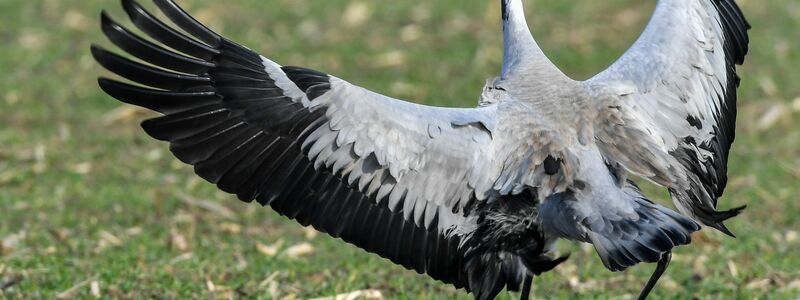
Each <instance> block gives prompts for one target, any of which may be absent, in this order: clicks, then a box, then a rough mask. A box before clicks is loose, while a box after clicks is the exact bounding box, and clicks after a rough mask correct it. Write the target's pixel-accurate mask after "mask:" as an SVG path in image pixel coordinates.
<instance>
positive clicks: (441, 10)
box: [0, 0, 800, 299]
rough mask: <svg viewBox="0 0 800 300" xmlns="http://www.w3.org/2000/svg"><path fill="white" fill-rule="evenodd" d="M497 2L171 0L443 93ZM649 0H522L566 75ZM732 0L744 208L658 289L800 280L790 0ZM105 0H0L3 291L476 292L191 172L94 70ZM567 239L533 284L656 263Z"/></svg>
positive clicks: (285, 56) (783, 288)
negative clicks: (93, 48) (740, 47)
mask: <svg viewBox="0 0 800 300" xmlns="http://www.w3.org/2000/svg"><path fill="white" fill-rule="evenodd" d="M495 2H496V1H484V0H437V1H406V0H404V1H391V2H389V1H385V2H381V4H378V2H373V1H344V0H326V1H289V0H270V1H261V0H237V1H226V2H218V1H211V0H195V1H189V0H186V1H181V3H183V4H184V5H185V6H186V7H187V9H188V10H189V11H190V12H192V13H193V14H195V15H197V16H198V18H199V19H201V20H202V21H205V22H207V23H209V24H210V25H211V27H212V28H214V29H216V30H217V31H218V32H220V33H223V34H224V35H226V36H228V37H230V38H232V39H233V40H235V41H238V42H240V43H242V44H244V45H248V46H249V47H250V48H252V49H257V50H259V51H260V52H261V53H263V54H265V55H267V56H269V57H271V58H273V59H274V60H276V61H278V62H281V63H283V64H286V65H301V66H308V67H312V68H315V69H320V70H324V71H326V72H329V73H332V74H336V75H337V76H339V77H342V78H346V79H348V80H350V81H351V82H354V83H357V84H359V85H362V86H365V87H367V88H370V89H372V90H375V91H379V92H382V93H386V94H390V95H393V96H395V97H399V98H404V99H412V100H414V101H418V102H422V103H428V104H436V105H447V106H472V105H474V104H475V103H476V101H477V97H478V95H479V92H480V88H481V85H482V84H483V82H484V80H485V79H487V78H491V77H493V76H495V75H496V74H497V72H498V70H499V66H500V62H501V59H502V57H501V54H502V50H501V48H500V45H501V41H500V35H499V34H498V32H499V12H498V8H497V7H496V6H497V5H496V3H495ZM652 2H653V1H637V0H610V1H594V0H573V1H556V0H537V1H526V3H527V4H528V14H529V17H530V20H531V27H532V28H533V31H534V34H535V35H536V37H537V39H538V41H539V43H540V44H541V45H542V46H543V48H545V51H546V52H547V53H548V54H549V55H550V56H551V57H552V59H553V60H554V61H555V62H556V63H557V64H558V65H559V66H561V67H562V68H563V69H564V70H565V72H566V73H567V74H569V75H571V76H572V77H574V78H577V79H585V78H588V77H589V76H591V75H592V74H594V73H596V72H598V71H600V70H602V69H603V68H604V67H605V66H606V65H608V64H609V63H611V62H612V61H613V60H614V59H615V58H616V57H617V56H618V55H619V54H621V53H622V51H624V50H625V49H626V48H627V47H628V46H629V45H630V43H631V42H632V41H633V40H634V39H635V38H636V37H637V36H638V34H639V32H640V31H641V30H642V28H643V26H644V24H645V22H646V21H647V18H648V16H649V14H650V10H651V9H652V7H653V3H652ZM739 2H740V3H741V4H742V6H743V8H744V10H745V12H746V15H747V16H748V17H749V19H750V22H751V23H752V24H753V26H754V28H753V30H752V31H750V35H751V38H752V43H751V45H752V46H751V48H752V51H751V54H750V55H749V56H748V60H747V63H746V65H745V66H744V67H742V68H741V69H740V73H741V74H742V76H743V78H744V81H743V82H742V88H741V89H740V95H741V98H740V99H741V100H740V106H739V107H740V109H739V110H740V115H739V118H738V124H739V126H738V137H737V141H736V143H735V145H734V149H733V152H732V153H733V154H732V156H731V159H730V163H729V166H730V177H731V180H730V185H729V188H728V190H727V191H726V194H725V196H724V197H723V199H721V205H722V206H723V207H732V206H735V205H736V206H738V205H741V204H748V205H749V209H748V210H747V211H746V212H745V214H744V215H742V216H741V217H739V218H737V219H735V220H733V221H731V222H730V226H731V227H732V229H733V231H734V232H736V233H737V234H738V236H739V238H737V239H731V238H726V237H724V236H722V235H721V234H718V233H715V232H712V231H710V230H704V231H703V232H701V233H699V234H697V235H696V236H695V242H694V243H693V244H692V245H691V246H688V247H682V248H680V249H678V250H677V253H676V255H675V256H676V257H675V260H674V262H673V265H672V266H671V268H670V269H669V270H668V274H667V275H666V276H665V278H663V279H662V282H661V283H660V285H659V286H658V288H657V289H656V290H655V294H654V295H653V297H652V298H653V299H673V298H682V299H690V298H700V299H795V298H796V297H798V295H800V255H797V249H800V239H798V237H797V234H798V233H797V231H798V230H799V229H798V228H800V201H798V200H800V199H798V194H799V192H800V184H798V181H800V130H798V129H800V121H798V119H800V107H799V106H800V100H798V99H800V98H798V97H799V96H800V85H798V84H797V83H798V82H800V72H799V71H797V68H798V67H799V66H800V39H797V32H796V28H797V27H798V26H800V3H798V2H797V1H795V0H772V1H768V2H764V1H753V0H748V1H745V0H740V1H739ZM149 7H152V6H149ZM101 9H108V10H109V12H110V13H111V14H112V15H114V16H116V17H117V19H120V20H121V19H124V18H123V16H124V14H123V13H122V12H121V9H120V8H119V5H118V3H117V1H99V0H92V1H89V0H42V1H23V0H7V1H2V2H0V42H2V46H0V70H2V71H3V77H2V79H3V80H0V145H2V146H0V241H2V242H0V286H2V285H9V286H8V287H5V288H2V291H0V299H4V298H9V299H13V298H54V297H57V296H60V297H63V298H69V297H79V298H85V297H95V296H100V297H107V298H151V297H152V298H229V297H234V298H265V299H271V298H279V299H285V298H289V299H292V298H312V297H320V296H332V295H336V294H340V293H346V292H350V291H354V290H363V289H377V290H379V291H380V292H381V293H382V294H383V295H384V296H385V297H388V298H392V299H425V298H427V299H450V298H456V297H457V298H462V299H468V298H469V296H468V295H467V294H465V293H463V291H456V290H455V289H453V288H451V287H448V286H446V285H444V284H441V283H439V282H435V281H433V280H431V279H429V278H427V277H424V276H420V275H417V274H415V273H413V272H411V271H406V270H404V269H402V268H401V267H398V266H395V265H393V264H391V263H390V262H388V261H386V260H383V259H381V258H379V257H377V256H375V255H371V254H367V253H365V252H364V251H362V250H359V249H356V248H354V247H352V246H349V245H347V244H345V243H343V242H341V241H339V240H336V239H332V238H329V237H327V236H325V235H315V234H314V233H313V231H310V230H308V229H304V228H302V227H300V226H298V225H296V224H294V223H293V222H291V221H287V220H285V219H283V218H281V217H279V216H277V214H275V213H274V212H272V211H271V210H270V209H267V208H262V207H258V206H257V205H248V204H245V203H240V202H238V201H235V200H234V197H232V196H230V195H226V194H224V193H221V192H218V191H216V189H215V188H214V187H213V186H211V185H210V184H207V183H205V182H202V181H201V180H199V179H197V177H196V176H195V175H193V173H192V171H191V169H190V168H189V167H187V166H185V165H182V164H180V163H177V162H176V160H175V159H174V158H172V157H171V155H170V154H169V152H168V150H167V148H166V146H165V145H164V144H163V143H159V142H156V141H154V140H152V139H150V138H148V137H147V136H146V135H145V134H144V133H143V132H142V131H141V130H140V129H139V128H138V122H139V121H140V120H142V119H144V118H146V117H148V116H150V115H149V114H148V113H143V112H142V111H139V110H134V109H130V108H129V107H126V106H122V105H120V103H118V102H117V101H115V100H113V99H111V98H110V97H108V96H106V95H104V94H103V93H101V92H100V90H99V89H98V88H97V86H96V84H95V82H94V81H95V77H96V76H98V75H103V74H106V75H107V73H106V72H105V71H102V70H101V69H100V68H99V67H98V66H97V64H96V63H94V62H93V60H92V58H91V56H90V54H89V51H88V49H89V45H90V43H92V42H97V43H101V44H104V45H109V43H108V42H106V41H105V40H104V39H103V38H102V37H101V35H100V33H99V26H98V23H99V20H98V19H99V18H98V14H99V11H100V10H101ZM662 198H663V197H662ZM662 201H663V199H662ZM298 245H299V246H298ZM309 246H310V247H309ZM303 248H305V249H306V250H308V249H311V250H313V251H311V252H310V253H308V251H302V250H303ZM560 251H562V252H568V251H569V252H572V253H573V255H572V257H571V258H570V260H569V261H568V262H567V263H565V264H564V265H562V266H561V267H559V268H558V270H557V271H554V272H551V273H548V274H545V275H544V276H542V277H540V278H537V279H536V281H535V285H536V286H535V295H536V297H537V298H546V299H572V298H585V299H606V298H630V297H632V296H633V295H635V294H636V292H638V289H639V288H640V287H641V286H642V284H643V283H644V281H645V280H646V278H647V276H648V275H649V273H650V272H651V270H652V267H653V266H651V265H641V266H638V267H635V268H632V269H631V270H629V271H626V272H622V273H611V272H608V271H607V270H606V269H604V268H603V266H602V264H601V262H600V260H599V259H598V258H597V256H596V254H594V253H593V251H592V250H591V249H590V248H588V247H585V246H580V245H575V244H570V243H562V244H561V249H560ZM273 252H276V253H273ZM512 296H513V295H508V294H505V293H504V294H502V297H512Z"/></svg>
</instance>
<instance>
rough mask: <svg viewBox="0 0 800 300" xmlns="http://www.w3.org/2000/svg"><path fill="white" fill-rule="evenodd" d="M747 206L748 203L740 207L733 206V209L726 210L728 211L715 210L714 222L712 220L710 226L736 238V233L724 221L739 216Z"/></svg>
mask: <svg viewBox="0 0 800 300" xmlns="http://www.w3.org/2000/svg"><path fill="white" fill-rule="evenodd" d="M746 208H747V205H742V206H739V207H736V208H732V209H729V210H726V211H720V212H714V213H713V214H712V217H713V218H714V222H710V223H709V224H708V226H711V227H712V228H714V229H716V230H719V231H720V232H722V233H724V234H725V235H727V236H730V237H732V238H736V235H735V234H733V232H732V231H731V230H730V229H728V226H725V224H724V223H723V222H724V221H726V220H728V219H730V218H733V217H735V216H738V215H739V214H741V213H742V212H743V211H744V210H745V209H746Z"/></svg>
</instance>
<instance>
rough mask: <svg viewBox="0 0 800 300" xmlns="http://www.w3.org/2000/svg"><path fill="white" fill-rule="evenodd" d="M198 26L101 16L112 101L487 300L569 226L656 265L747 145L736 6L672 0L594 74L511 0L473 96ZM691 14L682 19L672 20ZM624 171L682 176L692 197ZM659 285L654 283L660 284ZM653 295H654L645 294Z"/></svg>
mask: <svg viewBox="0 0 800 300" xmlns="http://www.w3.org/2000/svg"><path fill="white" fill-rule="evenodd" d="M154 1H155V3H156V4H157V6H158V7H159V9H161V10H162V11H163V12H164V14H165V15H166V16H167V17H168V18H169V19H170V20H171V21H172V22H173V23H174V24H175V25H177V26H178V27H179V28H181V29H183V31H185V32H187V33H188V34H189V35H185V34H183V33H181V32H179V31H177V30H175V29H172V28H171V27H170V25H167V24H165V23H163V22H162V21H160V20H158V19H156V18H155V17H153V16H152V15H151V14H149V13H148V12H147V11H145V10H144V9H143V8H142V7H141V6H139V5H138V4H136V3H135V2H134V1H133V0H123V1H122V3H123V7H124V8H125V10H126V12H127V13H128V15H129V16H130V17H131V20H132V21H133V24H134V25H136V27H138V28H139V29H141V30H142V31H143V32H144V33H146V34H147V35H149V36H150V37H152V38H153V39H154V40H156V41H158V42H160V43H163V44H164V45H166V46H169V47H170V48H172V49H174V50H175V51H177V52H175V51H173V50H169V49H167V48H164V47H162V46H160V45H158V44H155V43H153V42H149V41H147V40H145V39H142V38H140V37H138V36H137V35H136V34H134V33H132V32H131V31H128V30H127V29H125V28H124V27H122V26H120V25H119V24H118V23H116V22H114V21H113V20H111V19H110V18H109V17H108V16H106V15H105V14H103V18H102V19H103V31H104V32H105V33H106V35H107V36H108V37H109V38H110V39H111V41H112V42H114V43H115V44H116V45H118V46H119V47H120V48H122V49H123V50H125V51H127V52H129V53H130V54H132V55H133V56H135V57H137V58H139V59H141V60H143V61H146V62H149V63H151V64H153V65H156V66H159V67H161V68H163V69H160V68H153V67H149V66H147V65H143V64H141V63H138V62H135V61H132V60H129V59H126V58H123V57H121V56H117V55H115V54H113V53H111V52H108V51H106V50H104V49H102V48H100V47H97V46H93V47H92V52H93V54H94V56H95V57H96V58H97V60H98V61H99V62H100V63H101V64H103V65H104V66H105V67H106V68H108V69H109V70H111V71H113V72H115V73H117V74H119V75H121V76H122V77H125V78H127V79H130V80H132V81H135V82H138V83H141V84H144V85H146V86H150V87H153V88H155V89H150V88H146V87H141V86H134V85H129V84H126V83H122V82H118V81H114V80H110V79H100V86H101V87H102V88H103V89H104V90H105V91H106V92H108V93H109V94H110V95H111V96H113V97H115V98H117V99H119V100H121V101H124V102H127V103H131V104H135V105H139V106H143V107H147V108H150V109H153V110H155V111H158V112H161V113H162V114H164V116H162V117H159V118H155V119H151V120H147V121H145V122H144V123H143V124H142V126H143V128H144V129H145V131H146V132H147V133H148V134H150V135H151V136H153V137H154V138H157V139H160V140H164V141H168V142H170V144H171V150H172V152H173V153H174V154H175V155H176V156H177V157H178V158H179V159H181V160H182V161H184V162H186V163H188V164H191V165H194V166H195V171H196V172H197V173H198V175H200V176H202V177H203V178H205V179H206V180H208V181H210V182H212V183H215V184H216V185H217V186H218V187H219V188H220V189H222V190H224V191H227V192H230V193H234V194H236V195H237V196H238V197H239V198H240V199H241V200H244V201H252V200H256V201H258V202H259V203H261V204H262V205H269V206H271V207H272V208H273V209H275V210H276V211H277V212H279V213H281V214H283V215H285V216H287V217H289V218H293V219H296V220H297V221H298V222H300V223H301V224H304V225H313V226H314V227H315V228H317V229H318V230H320V231H323V232H327V233H329V234H331V235H332V236H335V237H340V238H342V239H343V240H345V241H347V242H349V243H352V244H355V245H357V246H359V247H361V248H364V249H366V250H367V251H370V252H373V253H377V254H379V255H381V256H383V257H385V258H388V259H390V260H392V261H394V262H396V263H398V264H401V265H403V266H405V267H406V268H409V269H414V270H416V271H418V272H420V273H427V274H429V275H430V276H432V277H434V278H436V279H439V280H442V281H445V282H449V283H452V284H454V285H455V286H456V287H463V288H465V289H467V290H468V291H472V292H474V294H475V296H476V298H479V299H489V298H493V297H495V296H496V295H497V293H499V292H500V290H501V289H502V288H504V287H507V288H508V289H510V290H517V289H519V288H520V287H521V286H522V283H523V280H524V279H525V277H526V276H529V274H539V273H541V272H545V271H548V270H550V269H552V268H554V267H556V265H558V263H560V262H562V261H563V260H564V259H565V258H559V259H552V258H550V257H549V255H548V253H549V252H550V251H549V250H550V248H551V247H552V245H553V243H554V242H555V241H556V240H557V239H559V238H566V239H570V240H576V241H582V242H588V243H592V244H593V245H594V246H595V248H596V249H597V252H598V254H599V255H600V257H601V259H602V261H603V263H604V264H605V265H606V267H608V268H609V269H611V270H614V271H618V270H623V269H625V268H627V267H630V266H633V265H635V264H637V263H639V262H656V261H659V260H660V258H661V257H662V256H663V255H665V254H668V253H669V252H670V251H671V249H672V248H673V247H675V246H678V245H684V244H688V243H689V242H690V240H691V233H692V232H694V231H697V230H699V229H700V228H699V226H698V225H697V224H696V223H695V222H694V221H692V219H693V220H696V221H699V222H700V223H703V224H706V225H709V226H713V227H716V228H718V229H720V230H722V231H723V232H726V233H729V234H730V232H729V231H728V230H727V228H725V226H724V225H723V224H722V221H724V220H725V219H727V218H730V217H732V216H734V215H736V214H738V212H739V211H740V209H734V210H731V211H727V212H717V211H716V210H715V208H716V204H717V203H716V202H717V201H716V200H717V198H718V197H719V196H721V194H722V191H723V189H724V186H725V180H726V179H725V173H726V171H725V165H726V163H727V156H728V149H729V147H730V143H731V142H732V141H733V126H734V125H733V122H734V120H735V97H736V91H735V90H736V84H738V77H736V74H735V66H734V64H737V63H741V62H742V60H743V57H744V54H745V53H746V52H747V35H746V31H745V30H746V28H747V23H746V21H745V20H744V18H743V17H742V16H741V12H740V11H739V9H738V7H737V6H736V4H735V3H734V2H733V1H732V0H692V1H687V0H661V1H659V4H658V7H657V9H656V12H655V14H654V17H653V19H652V20H651V22H650V24H649V25H648V27H647V29H646V30H645V32H644V34H643V35H642V37H641V38H640V39H639V41H637V42H636V44H634V46H633V47H632V48H631V49H630V50H629V51H628V52H627V53H626V54H625V55H624V56H623V57H622V58H621V59H620V60H619V61H618V62H616V63H615V64H614V65H612V66H611V67H609V68H608V70H606V71H604V72H603V73H601V74H599V75H597V76H596V77H594V78H592V79H590V80H588V81H584V82H581V81H575V80H572V79H570V78H569V77H567V76H566V75H564V73H563V72H561V71H560V70H559V69H558V68H557V67H556V66H554V65H553V64H552V63H551V62H550V60H548V59H547V57H546V56H545V55H544V53H543V52H542V51H541V49H540V48H539V46H538V45H537V44H536V42H535V40H534V39H533V37H532V35H531V34H530V31H529V29H528V26H527V23H526V21H525V16H524V13H523V10H522V1H521V0H501V1H500V2H501V5H502V11H503V35H504V62H503V67H502V71H501V74H500V76H499V77H498V78H496V79H495V80H493V81H489V82H487V84H486V86H485V88H484V91H483V93H482V95H481V97H480V101H479V105H478V107H476V108H441V107H432V106H426V105H420V104H414V103H411V102H405V101H401V100H397V99H393V98H390V97H387V96H383V95H381V94H378V93H374V92H371V91H369V90H366V89H363V88H361V87H358V86H356V85H353V84H351V83H348V82H346V81H344V80H342V79H339V78H336V77H334V76H331V75H328V74H325V73H322V72H318V71H314V70H310V69H306V68H300V67H286V66H281V65H279V64H277V63H275V62H273V61H272V60H270V59H268V58H266V57H263V56H260V55H258V54H256V53H255V52H253V51H251V50H249V49H247V48H245V47H243V46H240V45H238V44H236V43H234V42H232V41H229V40H227V39H225V38H223V37H221V36H219V35H218V34H216V33H214V32H213V31H211V30H209V29H207V28H206V27H204V26H203V25H201V24H200V23H199V22H197V21H195V20H194V19H193V18H191V17H190V16H189V15H188V14H187V13H186V12H184V11H183V10H181V9H180V8H179V7H178V6H177V5H176V4H175V3H174V2H172V1H171V0H154ZM676 24H680V26H678V25H676ZM628 174H632V175H636V176H640V177H644V178H646V179H649V180H651V181H653V182H655V183H657V184H659V185H662V186H665V187H667V188H668V189H669V190H670V192H671V193H672V195H673V199H674V202H675V204H676V206H677V207H678V210H679V211H680V212H681V213H682V214H679V213H676V212H674V211H672V210H670V209H668V208H665V207H663V206H660V205H658V204H655V203H653V202H651V201H649V200H647V199H646V197H645V196H644V195H643V194H642V193H641V191H640V190H639V189H638V187H636V185H635V184H633V183H632V182H631V181H629V180H628ZM648 291H649V290H648ZM644 295H645V296H646V293H644Z"/></svg>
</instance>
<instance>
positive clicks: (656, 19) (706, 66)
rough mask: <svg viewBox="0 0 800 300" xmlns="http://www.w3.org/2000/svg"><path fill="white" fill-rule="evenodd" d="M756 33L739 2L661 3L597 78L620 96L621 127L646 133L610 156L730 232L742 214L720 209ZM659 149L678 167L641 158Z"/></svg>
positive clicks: (631, 137)
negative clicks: (743, 67)
mask: <svg viewBox="0 0 800 300" xmlns="http://www.w3.org/2000/svg"><path fill="white" fill-rule="evenodd" d="M749 28H750V26H749V25H748V23H747V21H746V20H745V18H744V16H743V15H742V12H741V10H740V9H739V7H738V6H737V5H736V3H735V2H734V0H660V1H659V2H658V5H657V7H656V10H655V13H654V15H653V17H652V19H651V20H650V23H649V25H648V26H647V28H646V29H645V31H644V33H643V34H642V36H641V37H640V38H639V40H638V41H637V42H636V43H635V44H634V45H633V46H632V47H631V48H630V49H629V50H628V51H627V52H626V53H625V54H624V55H623V56H622V57H621V58H620V59H619V60H618V61H617V62H615V63H614V64H613V65H612V66H611V67H609V68H608V69H607V70H605V71H604V72H602V73H600V74H599V75H597V76H596V77H594V78H592V79H590V80H589V83H590V84H595V85H599V86H604V87H611V89H612V90H614V91H615V92H617V93H618V94H617V95H618V96H620V99H622V101H621V104H620V105H621V107H620V108H619V109H620V110H621V111H622V113H623V115H624V117H623V121H622V122H621V123H624V124H617V125H619V126H621V127H626V126H630V127H637V128H633V129H634V131H635V130H638V131H639V133H641V134H639V133H632V132H633V131H630V130H629V129H631V128H626V129H622V131H626V134H625V136H626V137H627V138H628V139H629V140H626V141H625V142H624V143H625V144H626V145H621V146H620V145H617V146H612V147H615V148H616V149H612V150H610V151H607V152H608V153H607V154H608V155H610V156H612V157H611V158H612V159H614V160H616V161H617V162H620V163H621V164H623V165H624V166H625V167H626V168H627V169H628V170H632V171H634V173H639V175H644V176H647V177H651V179H654V181H656V182H658V183H661V184H664V185H667V186H669V188H670V192H671V193H672V194H673V200H674V201H675V202H676V205H677V206H678V208H679V209H680V210H681V211H682V212H683V213H686V214H688V215H690V216H692V217H694V218H695V219H698V220H700V221H702V222H703V223H705V224H706V225H709V226H713V227H716V228H718V229H720V230H722V231H723V232H726V233H729V234H730V232H729V231H728V230H727V229H726V228H725V226H724V225H723V224H722V221H723V220H725V219H727V218H730V217H732V216H735V215H736V214H738V212H739V211H740V209H734V210H731V211H727V212H717V211H716V210H715V208H716V205H717V198H719V197H720V196H721V195H722V192H723V190H724V189H725V184H726V182H727V175H726V172H727V167H726V164H727V161H728V151H729V149H730V147H731V143H732V142H733V139H734V129H735V122H736V88H737V87H738V85H739V77H738V76H737V75H736V65H737V64H742V62H743V61H744V57H745V54H747V50H748V41H749V40H748V35H747V29H749ZM616 130H619V129H616ZM628 131H630V132H628ZM639 137H641V139H639V140H636V139H637V138H639ZM650 137H652V140H649V141H647V142H645V140H646V139H650ZM645 143H647V145H644V144H645ZM654 148H657V149H655V150H656V151H658V152H660V153H663V154H665V156H664V157H667V158H668V160H671V161H672V163H670V164H669V166H668V167H663V165H661V166H660V165H659V163H660V162H659V161H658V159H654V158H653V157H657V156H658V155H654V156H650V157H648V156H647V155H642V153H641V152H643V150H642V149H654ZM634 152H640V153H634ZM644 152H646V151H644ZM666 154H668V156H666ZM637 157H642V159H639V160H637ZM669 157H671V158H669ZM659 168H661V169H662V170H658V169H659ZM672 168H677V170H674V169H672ZM663 173H677V175H668V176H666V177H670V176H674V178H673V179H674V181H673V182H672V183H676V184H671V183H670V182H668V180H663V177H665V176H662V174H663Z"/></svg>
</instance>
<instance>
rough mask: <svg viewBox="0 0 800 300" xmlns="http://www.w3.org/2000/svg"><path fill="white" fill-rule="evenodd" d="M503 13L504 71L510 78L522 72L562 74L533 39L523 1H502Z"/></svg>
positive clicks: (503, 75) (506, 76)
mask: <svg viewBox="0 0 800 300" xmlns="http://www.w3.org/2000/svg"><path fill="white" fill-rule="evenodd" d="M500 3H501V6H502V12H503V15H502V17H503V56H504V57H503V71H502V75H501V77H503V78H508V77H510V76H514V75H515V74H518V73H520V72H526V73H527V72H531V71H534V72H536V73H540V72H545V73H547V72H553V71H556V73H559V74H561V72H560V71H558V70H557V69H556V68H555V67H554V66H552V63H551V62H550V60H549V59H547V57H546V56H545V55H544V53H543V52H542V50H541V48H539V45H538V44H537V43H536V41H535V40H534V39H533V35H531V31H530V29H529V28H528V22H527V21H526V20H525V11H524V10H523V8H522V0H500Z"/></svg>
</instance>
